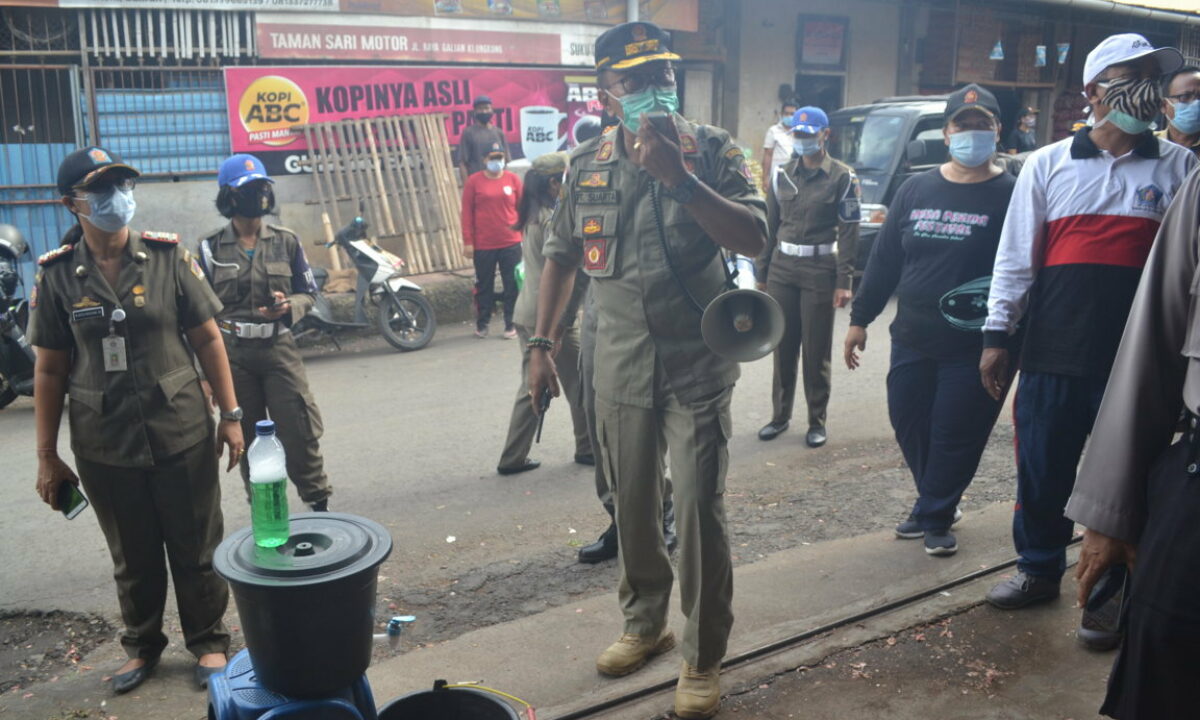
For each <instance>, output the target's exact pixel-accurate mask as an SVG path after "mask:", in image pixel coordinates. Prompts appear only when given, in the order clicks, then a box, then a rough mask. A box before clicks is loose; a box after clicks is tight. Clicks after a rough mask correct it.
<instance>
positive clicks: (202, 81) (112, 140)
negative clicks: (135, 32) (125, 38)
mask: <svg viewBox="0 0 1200 720" xmlns="http://www.w3.org/2000/svg"><path fill="white" fill-rule="evenodd" d="M91 72H92V83H91V87H92V88H94V103H92V102H89V100H90V98H87V97H84V98H81V99H80V102H81V105H82V110H83V112H84V114H85V116H88V115H90V114H91V113H94V114H95V128H96V130H97V133H96V134H97V140H98V143H97V144H99V145H103V146H104V147H106V148H108V149H109V150H112V151H114V152H116V153H117V154H119V155H120V156H121V157H122V158H124V160H125V161H126V162H128V163H130V164H131V165H133V166H134V167H136V168H137V169H138V170H140V171H141V172H142V173H143V174H145V175H169V176H186V175H196V174H215V173H216V171H217V167H218V166H219V165H220V164H221V161H222V160H224V159H225V158H226V157H228V155H229V148H230V145H229V120H228V117H227V115H226V110H225V87H224V83H223V81H222V78H221V71H220V70H213V69H202V68H162V69H160V68H137V69H116V68H98V69H95V70H92V71H91ZM90 120H91V118H90V117H88V122H85V123H84V125H85V127H92V126H93V125H92V123H91V122H90Z"/></svg>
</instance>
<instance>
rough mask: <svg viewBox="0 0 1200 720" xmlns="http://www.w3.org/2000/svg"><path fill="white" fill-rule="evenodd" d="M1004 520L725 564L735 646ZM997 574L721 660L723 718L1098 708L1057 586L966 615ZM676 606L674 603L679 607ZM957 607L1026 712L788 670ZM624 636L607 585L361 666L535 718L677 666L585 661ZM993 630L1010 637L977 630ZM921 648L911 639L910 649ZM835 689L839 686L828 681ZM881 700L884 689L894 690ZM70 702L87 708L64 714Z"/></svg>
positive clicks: (887, 583) (909, 678) (884, 580)
mask: <svg viewBox="0 0 1200 720" xmlns="http://www.w3.org/2000/svg"><path fill="white" fill-rule="evenodd" d="M1011 517H1012V514H1011V509H1010V507H1009V506H1008V505H1007V504H1003V505H1001V504H996V505H992V506H989V507H986V508H982V509H975V510H972V509H970V508H968V509H967V513H966V517H965V519H964V521H963V522H962V524H961V525H960V526H959V528H958V530H957V536H958V540H959V546H960V550H959V552H958V554H956V555H955V556H953V557H950V558H931V557H929V556H927V555H926V554H925V553H924V552H923V548H922V544H921V543H920V542H917V541H900V540H896V539H894V538H893V537H892V535H891V533H890V532H881V533H874V534H871V535H863V536H858V537H853V538H848V539H844V540H835V541H829V542H822V543H816V544H813V545H810V546H804V547H800V548H796V549H794V550H789V551H784V552H779V553H776V554H774V555H772V556H770V557H768V558H766V559H765V560H762V561H760V562H757V563H754V564H751V565H745V566H742V567H739V568H738V569H737V570H736V571H735V603H734V605H735V607H734V611H735V614H736V618H737V619H736V622H735V626H734V632H733V637H732V638H731V643H730V648H729V654H730V656H733V655H737V654H740V653H744V652H747V651H749V650H752V649H755V648H758V647H762V646H764V645H767V644H769V643H771V642H774V641H777V640H779V639H782V638H784V637H788V636H791V635H794V634H797V633H800V632H803V631H806V630H810V629H813V628H816V627H819V626H822V625H824V624H826V623H829V622H831V621H834V620H837V619H841V618H845V617H847V616H850V615H853V614H855V613H857V612H861V611H864V610H868V609H871V608H874V607H879V606H880V605H883V604H884V603H887V602H889V601H891V600H895V599H898V598H902V597H906V596H908V595H911V594H913V593H915V592H918V591H921V590H925V589H927V588H929V587H932V586H935V585H939V584H941V583H945V582H948V581H951V580H955V579H958V578H961V577H964V576H966V575H967V574H969V573H972V572H974V571H976V570H979V569H981V568H987V567H992V566H995V565H997V564H999V563H1002V562H1004V561H1005V560H1007V559H1009V557H1011V555H1012V551H1011V541H1010V523H1011ZM1000 576H1002V575H993V576H989V577H987V578H984V579H983V580H980V581H976V582H974V583H971V584H967V585H962V586H959V587H956V588H954V589H952V590H950V591H948V592H945V593H941V594H938V595H935V596H934V597H932V598H930V599H928V600H925V601H923V602H920V603H917V604H915V605H911V606H908V607H905V608H903V609H900V610H896V611H894V612H891V613H888V614H884V615H880V616H877V617H874V618H872V619H869V620H866V621H863V622H860V623H857V624H854V625H851V626H848V627H845V628H842V629H839V630H837V631H835V632H832V633H829V634H827V635H824V636H821V637H819V638H817V639H815V640H813V641H810V642H808V643H805V644H803V645H801V646H799V647H797V648H794V649H788V650H786V651H781V652H778V653H776V654H774V655H770V656H768V657H766V658H763V659H761V660H759V661H757V662H754V663H749V664H746V665H743V666H739V667H737V668H735V669H732V670H729V671H727V672H726V673H725V675H724V677H723V685H722V688H723V690H724V691H725V692H726V693H727V694H732V695H733V697H728V698H727V699H726V710H725V711H724V712H723V713H722V717H730V716H742V717H755V718H757V717H781V718H783V717H790V716H791V711H788V708H792V710H794V711H795V716H796V717H805V718H826V717H827V718H835V717H836V718H845V717H853V716H854V714H855V712H857V713H858V714H859V715H861V716H863V717H879V718H909V717H911V718H924V717H930V716H935V717H947V718H953V717H964V718H965V717H973V718H974V717H987V718H993V717H994V718H1042V717H1045V718H1073V719H1074V720H1081V719H1082V718H1086V717H1093V716H1094V713H1095V708H1097V707H1099V703H1100V700H1101V698H1102V693H1103V682H1104V678H1106V677H1107V672H1108V667H1109V666H1110V665H1111V662H1112V656H1111V655H1095V654H1091V653H1088V652H1086V651H1084V650H1082V649H1079V648H1076V647H1075V646H1074V644H1073V633H1074V628H1075V625H1076V623H1077V622H1078V611H1076V610H1074V609H1072V607H1071V606H1072V604H1073V602H1072V600H1071V599H1069V598H1068V597H1067V596H1066V595H1064V597H1063V598H1061V599H1060V600H1058V601H1057V602H1054V603H1050V604H1048V605H1046V606H1043V607H1041V608H1037V609H1031V610H1027V611H1024V612H1021V613H1002V612H999V611H995V610H993V609H991V608H990V607H986V606H985V607H982V608H976V609H975V610H971V608H972V607H973V606H976V605H978V604H979V602H980V601H981V599H982V597H983V593H984V592H985V591H986V589H987V588H988V587H989V586H990V585H991V584H992V583H994V582H996V581H997V580H998V579H999V577H1000ZM485 589H486V588H485ZM1064 590H1065V591H1067V592H1068V593H1072V594H1073V588H1072V586H1071V584H1070V583H1065V584H1064ZM449 592H450V589H449V588H447V593H449ZM677 607H678V602H677V599H676V600H675V601H674V602H673V608H677ZM968 610H970V612H966V611H968ZM963 613H965V614H963ZM955 615H957V616H958V617H957V618H956V619H955V620H954V622H955V623H957V625H956V630H957V632H958V633H959V634H960V635H963V634H964V633H965V632H967V631H966V630H964V628H969V627H971V626H972V625H987V626H988V630H987V631H986V632H985V631H983V630H980V631H979V632H978V633H975V634H976V635H978V636H979V637H980V638H982V639H981V640H980V641H979V642H980V643H983V644H987V643H988V642H996V643H1002V644H1003V646H1004V647H1005V648H1007V649H1008V650H1009V651H1010V653H1009V654H1010V656H1011V657H1010V658H1009V659H1010V661H1011V662H1010V665H1013V666H1014V667H1017V668H1019V672H1018V671H1017V670H1003V671H995V672H994V673H993V674H988V675H987V680H988V683H987V687H986V698H985V699H986V701H987V704H988V705H989V706H990V707H992V708H1011V707H1021V708H1025V710H1021V711H1008V710H1006V711H1005V712H1001V713H999V714H980V713H976V712H974V711H972V712H966V711H965V710H962V711H961V712H959V711H958V710H956V708H958V709H962V708H965V707H966V706H962V707H961V708H960V707H959V703H960V702H963V701H959V700H957V699H956V701H955V702H954V703H950V704H946V703H942V704H940V705H939V707H941V710H939V711H938V712H935V713H932V714H930V713H929V710H930V707H931V706H930V704H929V702H928V698H931V697H933V696H935V695H938V693H941V692H944V691H945V678H944V677H942V676H941V675H939V674H937V673H934V672H931V671H930V670H929V669H928V663H924V664H923V663H922V662H920V661H916V660H913V661H911V662H908V661H897V662H895V663H893V665H894V667H893V668H892V672H893V674H894V675H895V678H894V680H892V681H891V682H892V683H893V685H889V687H892V688H893V690H894V689H895V688H903V689H904V692H903V693H902V696H903V698H905V699H907V698H911V699H912V702H911V703H910V705H907V706H904V707H905V709H904V711H903V712H901V711H900V705H896V706H895V707H896V709H897V711H896V712H895V713H893V712H892V711H888V712H880V708H881V707H882V705H881V704H880V703H881V699H880V697H877V696H876V695H877V694H873V693H870V692H865V691H864V692H858V693H856V692H847V688H844V687H842V686H841V685H839V684H838V682H834V680H837V681H839V682H843V683H850V681H851V680H853V681H854V683H852V684H851V685H850V688H851V689H857V690H863V688H866V687H868V684H865V683H864V682H863V678H862V674H861V672H860V673H859V674H858V675H857V676H854V677H846V678H842V677H836V678H833V677H831V678H830V679H829V680H827V681H823V682H821V683H813V682H810V681H809V677H810V675H809V674H807V673H811V672H813V671H806V673H795V672H793V671H794V670H795V669H796V668H801V667H816V668H817V672H824V670H821V668H822V667H823V663H826V662H829V661H828V660H827V659H828V658H830V657H833V656H836V655H837V653H839V652H847V651H848V652H860V650H857V648H860V646H863V645H864V643H871V642H872V641H876V640H879V641H881V642H883V643H885V645H884V647H885V648H887V649H888V650H896V647H895V643H894V644H893V645H886V642H887V638H896V637H899V638H901V639H905V640H906V642H904V643H900V646H901V647H900V649H901V650H903V649H904V647H905V645H906V644H911V643H909V642H907V641H911V639H912V637H914V636H915V634H916V633H918V632H920V631H919V630H908V629H911V628H914V627H916V626H920V625H922V624H926V623H929V622H932V621H936V620H940V619H942V618H946V617H948V616H955ZM418 622H420V617H418ZM671 625H672V627H674V628H676V629H677V630H678V629H680V628H682V626H683V622H682V618H681V617H680V616H679V615H678V614H677V612H676V613H675V614H674V615H673V616H672V619H671ZM620 631H621V615H620V612H619V609H618V607H617V603H616V598H615V594H614V593H604V594H601V595H598V596H594V597H588V598H583V599H580V600H579V601H578V602H575V603H571V604H568V605H565V606H561V607H557V608H554V609H552V610H549V611H546V612H543V613H540V614H537V615H531V616H528V617H524V618H521V619H519V620H515V621H513V622H509V623H505V624H501V625H495V626H490V627H486V628H483V629H480V630H477V631H473V632H470V633H467V634H464V635H461V636H459V637H457V638H455V639H453V640H450V641H448V642H445V643H442V644H440V645H437V646H432V647H424V648H422V649H418V650H413V651H410V652H408V653H406V654H404V655H399V656H396V657H394V658H389V659H386V660H383V661H377V662H376V663H375V664H374V665H373V666H372V667H371V668H370V670H369V671H368V676H369V679H370V681H371V687H372V689H373V691H374V694H375V698H376V700H377V702H378V703H379V705H381V706H382V705H383V704H384V703H385V702H386V701H388V700H390V699H392V698H395V697H397V696H399V695H402V694H404V693H407V692H412V691H416V690H428V689H429V688H430V687H432V684H433V681H434V680H435V679H439V678H444V679H446V680H448V681H450V682H462V681H479V682H482V683H483V684H484V685H488V686H491V687H495V688H498V689H501V690H504V691H506V692H509V693H511V694H513V695H516V696H518V697H521V698H523V699H525V700H527V701H528V702H530V703H533V704H534V706H536V707H537V708H538V714H539V717H541V718H543V719H544V720H545V719H552V718H555V717H559V716H561V715H563V714H565V713H568V712H571V711H575V710H580V709H582V708H585V707H589V706H591V705H594V704H596V703H598V702H602V701H604V700H607V699H611V698H614V697H617V696H620V695H623V694H625V693H628V692H630V691H632V690H635V689H638V688H641V687H644V686H647V685H651V684H654V683H657V682H660V681H668V680H671V679H673V678H674V677H675V676H676V674H677V673H678V667H679V655H678V652H671V653H668V654H667V655H665V656H663V657H661V658H658V659H656V660H654V661H652V662H651V663H650V664H649V665H648V666H647V667H646V668H644V669H642V670H640V671H639V672H637V673H635V674H633V675H632V676H630V677H627V678H621V679H610V678H605V677H602V676H600V675H598V674H597V672H596V670H595V657H596V655H597V654H598V653H599V652H600V651H601V650H602V649H603V648H604V647H605V646H606V645H607V644H608V643H609V642H611V641H612V640H614V639H616V637H617V636H618V635H619V633H620ZM989 633H990V634H989ZM1000 636H1003V637H1004V638H1010V640H991V641H989V640H986V638H987V637H992V638H997V637H1000ZM1011 638H1015V639H1016V640H1012V639H1011ZM926 647H928V646H926ZM1014 648H1015V650H1014ZM909 649H910V650H912V648H909ZM921 649H922V647H920V646H917V647H916V650H914V652H917V651H919V650H921ZM864 651H865V650H864ZM895 654H896V653H893V655H895ZM917 654H918V655H919V652H917ZM833 662H835V663H836V661H833ZM845 665H846V664H843V671H846V672H849V671H847V670H846V669H845ZM873 665H874V661H872V666H873ZM910 665H911V670H910V669H909V666H910ZM835 667H836V664H835ZM986 669H987V668H986V667H984V670H982V671H975V672H985V671H986ZM189 670H190V663H189V662H188V661H187V660H186V659H185V658H184V657H183V656H182V655H180V656H179V657H177V658H174V659H173V660H171V661H170V662H164V664H163V666H161V667H160V669H159V670H158V671H157V673H156V676H155V679H154V680H153V681H152V682H149V683H147V684H146V685H145V686H144V687H143V688H142V689H139V692H138V693H137V694H136V695H130V696H120V697H110V696H108V694H107V692H106V688H105V687H104V684H103V683H101V682H100V678H99V677H98V673H97V672H95V671H93V672H91V673H88V674H81V675H76V676H70V677H63V678H61V679H60V680H59V681H58V682H57V683H43V684H41V685H39V686H35V687H32V688H27V689H26V690H28V691H30V693H31V697H28V698H23V697H20V696H14V695H9V696H6V697H4V698H0V717H21V718H25V717H29V718H58V717H104V718H108V717H111V716H116V717H118V718H120V719H121V720H129V719H130V718H156V719H157V718H188V719H197V718H203V717H204V715H205V707H206V698H205V696H204V695H203V694H202V693H198V692H196V691H194V690H192V689H191V687H190V684H189V682H188V678H187V676H188V675H190V672H189ZM851 670H852V668H851ZM966 672H972V671H971V670H964V673H966ZM993 675H994V676H993ZM964 677H967V676H964ZM785 679H786V680H787V681H789V682H790V685H789V682H784V680H785ZM760 686H765V689H766V690H770V688H772V687H773V686H774V687H777V688H779V692H777V693H775V694H773V695H770V693H765V694H766V695H770V697H765V696H760V695H757V694H756V693H764V692H765V691H764V689H763V688H762V687H760ZM785 688H788V690H787V692H784V689H785ZM830 688H841V689H840V690H837V691H836V692H831V691H830ZM964 693H966V691H964ZM1009 695H1013V696H1014V700H1013V703H1014V704H1012V705H1009V704H1008V701H1006V700H1005V698H1006V697H1008V696H1009ZM88 698H90V699H88ZM888 698H889V700H892V699H894V698H891V696H890V695H889V696H888ZM921 698H925V700H926V701H925V702H922V701H921V700H920V699H921ZM964 698H968V694H964ZM1017 698H1019V699H1020V700H1021V702H1020V703H1019V705H1018V704H1015V703H1016V699H1017ZM968 699H969V698H968ZM101 701H103V702H104V705H103V709H102V711H101V706H100V702H101ZM671 702H672V698H671V693H670V692H664V693H660V694H658V695H655V696H651V697H649V698H647V699H645V700H643V701H642V702H640V703H638V704H634V705H629V706H624V707H621V708H618V709H615V710H612V711H610V712H608V713H607V714H604V715H601V716H600V717H606V718H639V719H645V718H651V717H657V716H660V715H661V714H663V713H666V712H667V711H669V709H670V707H671ZM772 702H774V703H776V705H778V707H777V706H775V705H772ZM947 703H949V701H947ZM901 705H903V703H901ZM797 708H803V710H802V711H799V710H796V709H797ZM80 711H86V712H88V713H89V714H70V713H72V712H80ZM93 712H94V713H95V714H91V713H93ZM776 712H778V713H781V714H775V713H776ZM735 713H736V714H735ZM1089 713H1090V714H1089Z"/></svg>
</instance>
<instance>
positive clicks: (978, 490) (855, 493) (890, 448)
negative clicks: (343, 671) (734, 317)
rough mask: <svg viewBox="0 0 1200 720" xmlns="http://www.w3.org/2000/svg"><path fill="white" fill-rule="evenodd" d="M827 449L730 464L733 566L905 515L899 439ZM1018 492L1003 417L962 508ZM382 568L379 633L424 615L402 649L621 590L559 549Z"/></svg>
mask: <svg viewBox="0 0 1200 720" xmlns="http://www.w3.org/2000/svg"><path fill="white" fill-rule="evenodd" d="M822 452H825V453H827V454H826V455H825V457H824V462H823V463H821V464H819V465H818V464H815V463H813V461H812V457H811V455H809V454H807V453H797V454H796V455H795V456H789V460H788V462H786V463H784V462H779V463H766V464H765V465H764V466H762V467H751V468H747V467H746V466H745V465H743V466H740V467H735V468H734V469H733V470H731V472H730V475H729V479H728V481H727V487H728V488H729V491H728V492H727V493H726V511H727V515H728V520H729V533H730V541H731V545H732V548H733V560H734V564H735V565H745V564H748V563H753V562H756V561H758V560H761V559H763V558H765V557H767V556H768V555H770V554H771V553H774V552H778V551H780V550H785V549H789V548H794V547H797V546H799V545H808V544H812V543H816V542H821V541H824V540H833V539H837V538H844V537H852V536H855V535H861V534H864V533H870V532H876V531H879V530H884V529H887V528H890V527H892V526H894V525H895V524H896V523H897V522H900V521H901V520H903V519H904V518H905V516H906V515H907V513H908V511H909V509H910V508H911V505H912V502H913V500H914V499H915V497H916V492H915V490H914V489H913V481H912V475H911V474H910V473H909V471H908V468H907V467H906V466H905V465H904V461H903V458H902V457H901V455H900V451H899V449H898V448H897V447H896V445H895V444H894V443H883V442H880V443H867V444H860V445H856V446H852V447H847V448H840V449H828V450H826V451H822ZM793 457H794V459H793ZM1013 493H1014V482H1013V468H1012V427H1011V426H1010V425H1007V424H1002V425H1000V426H998V427H997V428H996V429H995V432H994V433H993V435H992V439H991V442H990V444H989V446H988V450H987V451H986V452H985V454H984V458H983V461H982V462H981V464H980V468H979V471H978V473H977V474H976V477H975V480H974V482H973V483H972V485H971V487H970V488H969V489H968V490H967V493H966V494H965V495H964V498H963V503H962V507H963V508H964V509H965V510H967V511H970V510H971V509H972V508H975V509H978V508H981V507H984V506H986V505H990V504H992V503H996V502H1007V501H1011V499H1012V497H1013ZM967 522H968V523H969V518H968V520H967ZM592 539H593V538H591V537H586V538H583V539H582V541H581V542H591V541H592ZM382 574H383V575H384V576H387V577H394V578H400V577H403V578H405V579H406V582H405V583H400V582H395V581H391V580H381V581H380V583H379V592H378V596H377V602H378V605H377V612H376V618H377V620H378V621H379V622H378V625H379V628H380V630H379V632H383V627H384V626H385V625H386V623H387V620H388V618H390V617H392V616H393V615H407V614H411V615H416V616H417V623H416V624H414V625H413V626H411V628H410V629H409V630H406V634H405V635H404V637H403V639H402V641H401V644H400V648H399V651H400V652H404V651H406V650H409V649H412V648H414V647H419V646H427V645H430V644H435V643H441V642H444V641H446V640H449V639H451V638H454V637H457V636H458V635H462V634H464V633H466V632H469V631H471V630H474V629H477V628H482V627H486V626H489V625H495V624H497V623H502V622H507V621H510V620H515V619H517V618H520V617H524V616H526V615H531V614H535V613H539V612H543V611H545V610H547V609H550V608H552V607H558V606H561V605H564V604H566V603H569V602H572V600H573V599H574V598H577V597H580V596H585V595H592V594H595V593H598V592H605V591H614V590H615V588H616V586H617V581H618V579H619V578H618V573H617V568H616V563H615V561H608V562H605V563H601V564H599V565H595V566H589V565H580V564H579V563H577V562H575V561H574V557H572V556H566V555H564V553H563V552H562V551H561V550H559V549H547V550H544V551H542V552H539V553H537V554H534V555H525V556H523V557H522V558H521V559H520V560H512V561H509V562H507V563H496V564H492V565H487V566H482V567H474V568H469V569H467V570H456V571H452V572H451V573H448V574H446V575H445V576H443V577H441V578H438V579H436V580H434V581H427V582H426V583H424V584H418V585H413V584H411V579H412V578H411V574H407V573H403V572H401V569H399V568H391V567H388V566H387V565H385V566H384V570H383V571H382ZM391 652H392V651H391V650H390V649H388V648H387V646H386V645H383V646H381V647H378V648H377V654H378V656H379V657H384V656H387V655H390V654H391Z"/></svg>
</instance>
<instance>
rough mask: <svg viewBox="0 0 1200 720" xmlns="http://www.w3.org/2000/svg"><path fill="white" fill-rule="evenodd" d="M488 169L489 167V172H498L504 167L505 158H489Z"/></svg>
mask: <svg viewBox="0 0 1200 720" xmlns="http://www.w3.org/2000/svg"><path fill="white" fill-rule="evenodd" d="M487 169H488V172H494V173H498V172H500V171H501V170H503V169H504V161H503V160H488V161H487Z"/></svg>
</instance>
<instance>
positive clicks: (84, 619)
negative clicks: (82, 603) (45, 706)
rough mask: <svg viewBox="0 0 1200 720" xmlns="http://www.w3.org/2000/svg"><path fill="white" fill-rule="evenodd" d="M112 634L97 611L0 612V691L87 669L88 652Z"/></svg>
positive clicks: (16, 688) (10, 690)
mask: <svg viewBox="0 0 1200 720" xmlns="http://www.w3.org/2000/svg"><path fill="white" fill-rule="evenodd" d="M113 637H114V631H113V627H112V625H110V624H109V623H108V621H107V620H105V619H104V618H102V617H100V616H99V615H84V614H80V613H69V612H62V611H57V610H56V611H53V612H36V611H35V612H18V613H11V612H9V613H0V694H3V693H8V692H20V690H21V689H22V688H25V687H28V686H29V685H32V684H34V683H39V682H46V681H55V680H57V679H58V678H59V677H60V676H62V675H64V674H67V673H73V672H77V671H79V670H90V669H91V668H90V667H88V666H87V665H86V663H85V659H86V657H87V655H88V653H90V652H91V651H92V650H93V649H95V648H96V647H97V646H98V645H100V644H101V643H105V642H108V641H110V640H112V639H113Z"/></svg>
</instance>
